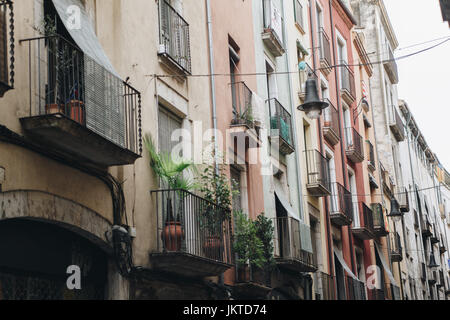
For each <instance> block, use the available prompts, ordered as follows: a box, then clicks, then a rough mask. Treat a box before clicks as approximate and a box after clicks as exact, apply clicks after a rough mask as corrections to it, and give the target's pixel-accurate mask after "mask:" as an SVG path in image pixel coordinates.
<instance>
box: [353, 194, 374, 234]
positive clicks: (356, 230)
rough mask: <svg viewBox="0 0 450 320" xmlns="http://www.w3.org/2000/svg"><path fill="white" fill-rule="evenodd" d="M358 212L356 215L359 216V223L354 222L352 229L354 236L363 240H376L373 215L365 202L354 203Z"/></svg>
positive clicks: (355, 211)
mask: <svg viewBox="0 0 450 320" xmlns="http://www.w3.org/2000/svg"><path fill="white" fill-rule="evenodd" d="M354 205H355V206H357V209H358V210H354V213H357V214H359V223H358V224H357V225H356V223H355V222H354V224H353V227H352V232H353V235H354V236H355V237H356V238H359V239H361V240H369V239H373V238H375V235H374V233H373V213H372V210H371V209H370V208H369V207H368V206H367V205H366V204H365V203H363V202H358V203H354Z"/></svg>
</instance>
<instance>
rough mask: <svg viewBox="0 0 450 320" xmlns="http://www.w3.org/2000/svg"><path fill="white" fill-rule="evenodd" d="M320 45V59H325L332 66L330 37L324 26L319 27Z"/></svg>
mask: <svg viewBox="0 0 450 320" xmlns="http://www.w3.org/2000/svg"><path fill="white" fill-rule="evenodd" d="M319 47H320V48H319V56H320V60H323V61H325V62H326V64H327V65H328V66H331V65H332V64H331V46H330V38H329V37H328V35H327V33H326V32H325V29H324V28H320V29H319Z"/></svg>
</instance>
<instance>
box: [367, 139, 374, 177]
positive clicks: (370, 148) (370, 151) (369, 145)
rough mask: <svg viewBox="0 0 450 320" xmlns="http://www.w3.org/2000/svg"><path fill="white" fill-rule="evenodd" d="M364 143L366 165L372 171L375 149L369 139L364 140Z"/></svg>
mask: <svg viewBox="0 0 450 320" xmlns="http://www.w3.org/2000/svg"><path fill="white" fill-rule="evenodd" d="M366 145H367V153H368V154H367V167H368V169H369V170H370V171H371V172H372V173H373V172H374V171H375V170H376V169H377V166H376V163H375V149H374V147H373V144H372V143H371V142H370V141H369V140H366Z"/></svg>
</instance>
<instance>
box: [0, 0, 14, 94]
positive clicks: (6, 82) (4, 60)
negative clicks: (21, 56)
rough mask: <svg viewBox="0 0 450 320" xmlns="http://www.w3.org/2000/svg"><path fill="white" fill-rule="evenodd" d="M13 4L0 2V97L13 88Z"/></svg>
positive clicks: (6, 0) (6, 1) (7, 1)
mask: <svg viewBox="0 0 450 320" xmlns="http://www.w3.org/2000/svg"><path fill="white" fill-rule="evenodd" d="M14 49H15V45H14V11H13V2H12V1H10V0H0V97H2V96H3V95H4V93H5V92H6V91H8V90H10V89H12V88H13V87H14Z"/></svg>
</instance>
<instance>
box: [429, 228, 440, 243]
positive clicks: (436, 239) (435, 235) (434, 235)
mask: <svg viewBox="0 0 450 320" xmlns="http://www.w3.org/2000/svg"><path fill="white" fill-rule="evenodd" d="M431 230H433V232H432V234H431V237H430V242H431V245H433V244H436V243H439V233H438V229H437V227H436V223H434V224H433V225H432V227H431Z"/></svg>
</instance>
